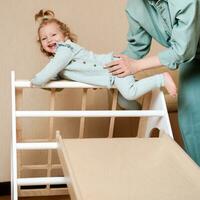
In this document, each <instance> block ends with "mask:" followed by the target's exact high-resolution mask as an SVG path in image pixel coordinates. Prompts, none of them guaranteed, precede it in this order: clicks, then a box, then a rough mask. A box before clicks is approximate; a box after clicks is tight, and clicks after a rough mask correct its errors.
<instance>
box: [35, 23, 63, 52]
mask: <svg viewBox="0 0 200 200" xmlns="http://www.w3.org/2000/svg"><path fill="white" fill-rule="evenodd" d="M39 38H40V42H41V45H42V48H43V49H44V50H45V51H46V52H48V53H51V54H55V52H56V48H57V43H59V42H64V41H65V36H64V34H63V33H62V31H61V30H60V28H59V26H58V25H57V24H56V23H55V22H52V23H48V24H46V25H45V26H43V27H42V28H41V29H40V30H39Z"/></svg>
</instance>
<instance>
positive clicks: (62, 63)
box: [31, 44, 74, 87]
mask: <svg viewBox="0 0 200 200" xmlns="http://www.w3.org/2000/svg"><path fill="white" fill-rule="evenodd" d="M71 48H72V47H71V46H66V45H63V44H59V45H58V48H57V50H56V54H55V56H54V57H53V58H52V59H51V60H50V62H49V63H48V64H47V65H46V66H45V67H44V68H43V69H42V70H41V71H40V72H39V73H37V74H36V75H35V77H34V78H33V79H32V80H31V83H32V84H33V85H37V86H40V87H43V86H44V85H45V84H46V83H48V82H49V81H50V80H52V79H53V78H55V77H56V76H57V75H58V73H59V72H61V71H62V70H63V69H64V68H65V67H66V66H67V64H68V63H69V62H70V61H71V60H72V59H73V56H74V53H73V51H72V50H71Z"/></svg>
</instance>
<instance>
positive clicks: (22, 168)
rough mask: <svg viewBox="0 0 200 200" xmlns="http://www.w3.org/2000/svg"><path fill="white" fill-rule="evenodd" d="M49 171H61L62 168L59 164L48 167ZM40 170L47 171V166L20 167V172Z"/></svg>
mask: <svg viewBox="0 0 200 200" xmlns="http://www.w3.org/2000/svg"><path fill="white" fill-rule="evenodd" d="M50 166H51V169H52V170H53V169H61V168H62V166H61V164H52V165H50ZM40 169H49V165H48V164H43V165H22V166H21V167H20V170H40Z"/></svg>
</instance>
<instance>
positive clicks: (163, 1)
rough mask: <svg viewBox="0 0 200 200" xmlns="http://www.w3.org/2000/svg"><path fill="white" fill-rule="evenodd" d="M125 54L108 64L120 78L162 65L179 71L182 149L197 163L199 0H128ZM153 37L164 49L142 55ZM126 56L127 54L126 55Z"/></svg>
mask: <svg viewBox="0 0 200 200" xmlns="http://www.w3.org/2000/svg"><path fill="white" fill-rule="evenodd" d="M126 12H127V16H128V22H129V32H128V47H127V49H126V50H125V51H124V54H125V55H127V56H125V55H117V56H118V57H120V58H121V61H114V62H111V63H109V64H108V65H107V68H109V70H110V72H111V73H112V74H114V75H117V76H119V77H123V76H127V75H130V74H134V73H136V72H138V71H142V70H145V69H149V68H154V67H158V66H161V65H165V66H167V67H168V68H170V69H177V68H179V70H180V85H179V96H178V111H179V113H178V114H179V125H180V129H181V133H182V136H183V140H184V144H185V150H186V152H187V153H188V154H189V155H190V156H191V157H192V159H193V160H194V161H196V163H197V164H198V165H200V89H199V86H200V42H199V40H200V23H199V20H200V0H181V1H180V0H129V1H128V3H127V8H126ZM152 38H154V39H155V40H156V41H158V42H159V43H160V44H161V45H163V46H165V47H167V49H166V50H164V51H162V52H160V53H158V55H156V56H152V57H148V58H143V57H144V56H145V55H146V54H147V53H148V52H149V49H150V46H151V39H152ZM128 56H129V57H128Z"/></svg>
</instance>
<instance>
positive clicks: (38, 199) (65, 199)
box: [0, 196, 70, 200]
mask: <svg viewBox="0 0 200 200" xmlns="http://www.w3.org/2000/svg"><path fill="white" fill-rule="evenodd" d="M0 200H11V197H10V196H0ZM19 200H70V198H69V197H66V196H56V197H53V196H52V197H23V198H19Z"/></svg>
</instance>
